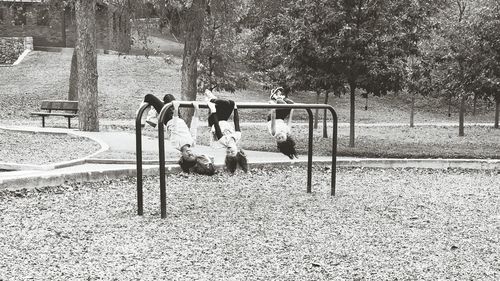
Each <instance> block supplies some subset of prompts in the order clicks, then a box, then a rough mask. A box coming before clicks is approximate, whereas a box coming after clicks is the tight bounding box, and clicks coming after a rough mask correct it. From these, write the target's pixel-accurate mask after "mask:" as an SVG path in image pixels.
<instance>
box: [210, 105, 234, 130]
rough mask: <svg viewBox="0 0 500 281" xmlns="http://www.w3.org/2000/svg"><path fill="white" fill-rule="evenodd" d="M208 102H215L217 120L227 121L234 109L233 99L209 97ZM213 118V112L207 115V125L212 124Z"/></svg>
mask: <svg viewBox="0 0 500 281" xmlns="http://www.w3.org/2000/svg"><path fill="white" fill-rule="evenodd" d="M210 102H212V103H215V109H216V112H215V114H216V115H217V119H218V121H227V120H228V119H229V117H230V116H231V114H232V113H233V109H234V101H232V100H226V99H211V100H210ZM214 123H215V120H214V117H213V114H210V116H208V125H209V126H212V125H214Z"/></svg>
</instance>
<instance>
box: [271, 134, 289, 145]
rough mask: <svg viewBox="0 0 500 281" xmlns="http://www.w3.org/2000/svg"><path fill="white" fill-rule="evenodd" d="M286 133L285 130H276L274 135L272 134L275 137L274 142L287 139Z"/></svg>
mask: <svg viewBox="0 0 500 281" xmlns="http://www.w3.org/2000/svg"><path fill="white" fill-rule="evenodd" d="M287 137H288V136H287V133H285V132H277V133H276V134H275V135H274V138H275V139H276V142H277V143H280V142H284V141H286V139H287Z"/></svg>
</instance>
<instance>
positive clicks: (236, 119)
mask: <svg viewBox="0 0 500 281" xmlns="http://www.w3.org/2000/svg"><path fill="white" fill-rule="evenodd" d="M233 113H234V130H235V131H236V132H240V115H239V113H238V107H237V106H236V103H235V104H234V110H233Z"/></svg>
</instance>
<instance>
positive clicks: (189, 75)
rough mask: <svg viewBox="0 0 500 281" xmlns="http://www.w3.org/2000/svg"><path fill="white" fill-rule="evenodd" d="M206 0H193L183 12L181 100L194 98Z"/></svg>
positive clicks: (188, 121)
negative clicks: (183, 35)
mask: <svg viewBox="0 0 500 281" xmlns="http://www.w3.org/2000/svg"><path fill="white" fill-rule="evenodd" d="M205 6H206V0H193V2H192V4H191V7H189V9H188V10H187V11H186V14H185V18H184V20H185V28H186V29H185V32H186V33H185V37H184V54H183V56H182V67H181V71H182V73H181V100H183V101H193V100H196V91H197V87H196V80H197V78H198V70H197V66H198V64H197V63H198V53H199V50H200V44H201V38H202V37H201V36H202V32H203V21H204V18H205V10H206V9H205V8H206V7H205ZM185 116H186V120H185V121H186V123H187V124H190V123H191V117H192V116H193V109H190V110H187V114H186V115H185Z"/></svg>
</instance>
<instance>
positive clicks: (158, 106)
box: [144, 94, 163, 112]
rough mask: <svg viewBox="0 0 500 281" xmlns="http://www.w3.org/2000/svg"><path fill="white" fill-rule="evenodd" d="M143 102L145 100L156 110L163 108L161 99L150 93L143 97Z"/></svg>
mask: <svg viewBox="0 0 500 281" xmlns="http://www.w3.org/2000/svg"><path fill="white" fill-rule="evenodd" d="M144 102H147V103H149V105H151V106H152V107H154V109H155V110H156V112H160V111H161V109H162V108H163V102H161V100H160V99H159V98H157V97H155V96H154V95H152V94H147V95H146V96H145V97H144Z"/></svg>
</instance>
